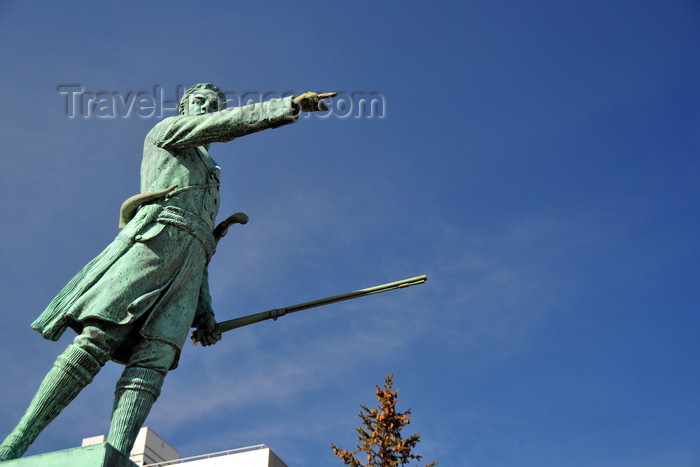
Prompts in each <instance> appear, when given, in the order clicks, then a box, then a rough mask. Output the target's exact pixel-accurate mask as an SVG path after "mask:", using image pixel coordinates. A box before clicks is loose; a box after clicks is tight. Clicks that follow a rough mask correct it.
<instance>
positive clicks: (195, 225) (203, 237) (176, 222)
mask: <svg viewBox="0 0 700 467" xmlns="http://www.w3.org/2000/svg"><path fill="white" fill-rule="evenodd" d="M139 211H146V212H143V213H139V214H143V216H144V217H142V218H141V216H139V215H137V217H140V218H141V219H143V221H145V223H150V222H158V223H160V224H167V225H172V226H174V227H177V228H178V229H181V230H184V231H185V232H187V233H189V234H190V235H192V236H193V237H195V238H196V239H197V240H198V241H199V242H200V243H201V244H202V247H203V248H204V252H205V254H206V256H207V263H209V261H210V260H211V257H212V256H213V255H214V253H215V252H216V239H215V238H214V233H213V232H212V229H211V227H210V226H209V224H208V223H207V222H205V221H204V219H202V218H201V217H199V216H198V215H196V214H195V213H193V212H191V211H188V210H186V209H182V208H179V207H177V206H162V205H160V204H148V205H145V206H141V208H140V209H139ZM140 237H141V236H140V235H135V236H134V240H136V241H139V240H140V239H141V238H140Z"/></svg>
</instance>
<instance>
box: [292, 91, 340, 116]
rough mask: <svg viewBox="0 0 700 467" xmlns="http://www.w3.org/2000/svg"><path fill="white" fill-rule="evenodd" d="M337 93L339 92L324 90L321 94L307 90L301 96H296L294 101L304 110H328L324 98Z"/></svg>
mask: <svg viewBox="0 0 700 467" xmlns="http://www.w3.org/2000/svg"><path fill="white" fill-rule="evenodd" d="M337 95H338V93H337V92H324V93H321V94H317V93H315V92H305V93H304V94H301V95H300V96H296V97H295V98H294V99H293V102H294V104H296V106H298V108H299V110H302V111H304V112H316V111H319V110H328V105H327V104H326V101H325V100H324V99H330V98H331V97H334V96H337Z"/></svg>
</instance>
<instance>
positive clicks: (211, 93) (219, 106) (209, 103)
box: [178, 83, 226, 115]
mask: <svg viewBox="0 0 700 467" xmlns="http://www.w3.org/2000/svg"><path fill="white" fill-rule="evenodd" d="M191 105H196V106H198V108H201V107H206V110H205V111H204V112H201V113H209V112H216V111H219V110H223V109H225V108H226V95H225V94H224V93H223V91H222V90H221V89H220V88H219V87H218V86H214V85H213V84H211V83H199V84H195V85H194V86H192V87H191V88H189V89H188V90H187V91H185V94H184V95H183V96H182V99H180V108H179V112H178V113H179V114H180V115H198V114H199V113H200V112H197V111H195V113H191V112H190V106H191Z"/></svg>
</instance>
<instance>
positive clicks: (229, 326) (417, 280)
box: [192, 275, 428, 342]
mask: <svg viewBox="0 0 700 467" xmlns="http://www.w3.org/2000/svg"><path fill="white" fill-rule="evenodd" d="M427 280H428V276H426V275H422V276H416V277H411V278H409V279H404V280H401V281H396V282H390V283H388V284H382V285H377V286H375V287H369V288H367V289H361V290H355V291H354V292H348V293H344V294H340V295H333V296H331V297H326V298H320V299H318V300H312V301H310V302H304V303H299V304H298V305H292V306H288V307H285V308H275V309H273V310H268V311H263V312H261V313H255V314H252V315H248V316H243V317H241V318H235V319H230V320H228V321H222V322H220V323H218V330H219V332H227V331H231V330H233V329H237V328H240V327H243V326H248V325H249V324H255V323H259V322H260V321H265V320H268V319H274V320H276V319H277V318H279V317H280V316H284V315H286V314H289V313H296V312H297V311H302V310H308V309H309V308H316V307H319V306H324V305H330V304H332V303H338V302H342V301H345V300H352V299H354V298H360V297H366V296H367V295H373V294H377V293H381V292H387V291H389V290H395V289H403V288H406V287H410V286H412V285H418V284H423V283H424V282H425V281H427ZM192 340H194V341H195V342H196V334H195V333H193V334H192Z"/></svg>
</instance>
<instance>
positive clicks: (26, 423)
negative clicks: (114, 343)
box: [0, 338, 107, 460]
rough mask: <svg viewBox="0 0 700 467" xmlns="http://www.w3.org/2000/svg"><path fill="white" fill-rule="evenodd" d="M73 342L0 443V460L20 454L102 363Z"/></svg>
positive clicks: (101, 359)
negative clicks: (17, 422)
mask: <svg viewBox="0 0 700 467" xmlns="http://www.w3.org/2000/svg"><path fill="white" fill-rule="evenodd" d="M106 360H107V359H106V358H96V357H95V356H94V355H92V354H91V353H90V352H88V351H87V350H85V348H83V347H81V346H80V342H79V339H77V338H76V341H75V343H74V344H71V345H69V346H68V348H67V349H66V350H65V352H63V353H62V354H61V355H59V357H58V358H57V359H56V362H55V363H54V366H53V368H51V370H50V371H49V373H48V374H47V375H46V377H45V378H44V381H43V382H42V383H41V385H40V386H39V390H38V391H37V393H36V395H35V396H34V399H33V400H32V402H31V404H30V405H29V408H28V409H27V411H26V412H25V414H24V416H23V417H22V419H21V420H20V422H19V424H18V425H17V427H15V429H14V430H13V431H12V433H10V435H9V436H8V437H7V438H6V439H5V441H4V442H3V443H2V445H0V460H10V459H16V458H18V457H20V456H21V455H22V454H24V452H25V451H26V450H27V448H29V445H31V444H32V442H34V440H35V439H36V437H37V436H38V435H39V433H41V431H42V430H43V429H44V428H46V426H47V425H48V424H49V423H50V422H51V421H52V420H53V419H54V418H56V416H57V415H58V414H59V413H60V412H61V411H62V410H63V409H64V408H65V407H66V406H67V405H68V404H69V403H70V402H71V401H72V400H73V399H74V398H75V396H77V395H78V393H79V392H80V391H81V389H83V388H84V387H85V386H86V385H87V384H88V383H90V382H91V381H92V379H93V377H94V376H95V375H96V374H97V372H99V371H100V368H102V366H103V365H104V364H105V362H106Z"/></svg>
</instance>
